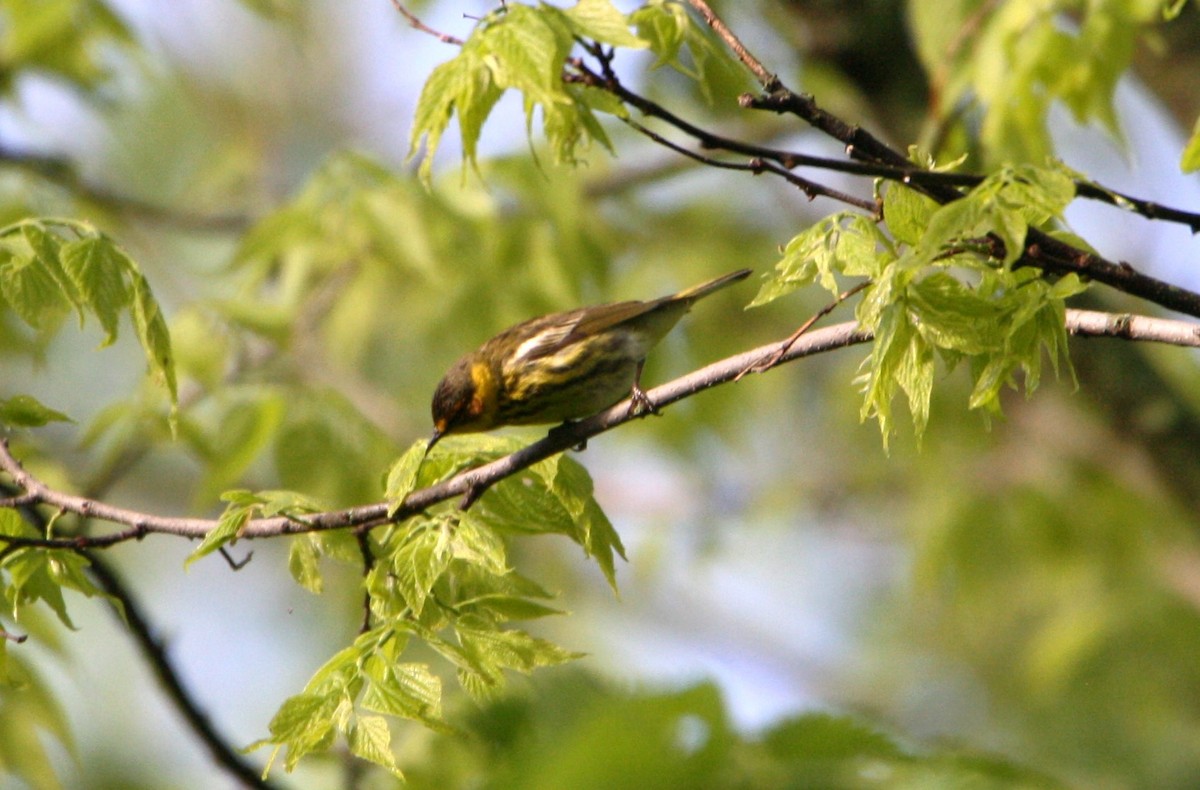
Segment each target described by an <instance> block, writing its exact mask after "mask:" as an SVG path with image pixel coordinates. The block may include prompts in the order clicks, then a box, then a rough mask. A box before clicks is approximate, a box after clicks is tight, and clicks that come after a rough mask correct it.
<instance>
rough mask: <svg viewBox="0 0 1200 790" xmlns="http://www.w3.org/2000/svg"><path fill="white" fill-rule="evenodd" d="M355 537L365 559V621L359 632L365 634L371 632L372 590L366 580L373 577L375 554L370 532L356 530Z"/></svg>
mask: <svg viewBox="0 0 1200 790" xmlns="http://www.w3.org/2000/svg"><path fill="white" fill-rule="evenodd" d="M354 537H355V538H357V539H358V550H359V552H360V553H361V554H362V559H363V604H362V606H363V619H362V625H360V626H359V628H358V632H359V633H360V634H365V633H366V632H367V631H370V630H371V590H370V588H369V587H368V586H367V584H366V579H367V577H368V576H370V575H371V569H372V568H374V567H375V553H374V552H373V551H371V532H370V530H368V529H362V528H359V529H356V530H354Z"/></svg>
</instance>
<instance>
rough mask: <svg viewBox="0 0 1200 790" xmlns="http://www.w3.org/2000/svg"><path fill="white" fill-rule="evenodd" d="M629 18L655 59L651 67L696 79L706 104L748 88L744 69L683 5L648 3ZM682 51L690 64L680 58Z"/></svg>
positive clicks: (655, 0)
mask: <svg viewBox="0 0 1200 790" xmlns="http://www.w3.org/2000/svg"><path fill="white" fill-rule="evenodd" d="M629 19H630V22H631V23H632V24H633V25H634V26H635V27H636V28H637V33H638V38H639V39H641V40H643V41H646V42H647V43H648V44H649V45H650V50H651V51H652V52H653V53H654V54H655V55H656V56H657V57H656V60H655V63H654V68H658V67H659V66H664V65H666V66H670V67H671V68H673V69H675V70H676V71H678V72H679V73H680V74H684V75H686V76H688V77H690V78H691V79H694V80H696V82H697V84H698V86H699V87H700V90H701V92H702V93H703V94H704V98H705V99H706V100H707V101H708V102H709V103H712V102H713V100H714V96H715V95H716V94H717V93H718V92H720V93H722V94H729V93H732V94H734V95H736V93H737V92H738V91H741V90H744V89H745V87H746V86H747V85H748V80H747V72H746V70H745V69H744V68H743V67H742V66H741V64H740V63H738V62H737V60H735V59H734V57H733V56H732V54H731V53H730V52H729V49H728V47H726V46H725V45H724V43H723V42H721V41H718V40H717V39H716V38H715V36H714V35H713V34H712V32H711V31H710V30H709V29H708V28H707V27H706V26H702V25H700V24H699V23H698V22H697V21H696V20H695V19H693V18H692V16H691V15H689V14H688V12H687V9H686V8H684V6H683V4H682V3H679V2H675V0H650V2H647V3H646V4H645V5H643V6H642V7H641V8H639V9H637V10H636V11H634V12H633V14H631V15H630V18H629ZM684 52H686V53H687V55H688V57H689V58H690V63H689V62H686V61H685V60H684V58H683V57H682V55H683V53H684ZM730 88H732V89H733V90H732V91H730V90H729V89H730Z"/></svg>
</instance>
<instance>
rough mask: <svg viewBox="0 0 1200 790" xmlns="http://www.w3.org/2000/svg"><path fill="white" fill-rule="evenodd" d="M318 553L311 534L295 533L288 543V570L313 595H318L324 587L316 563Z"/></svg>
mask: <svg viewBox="0 0 1200 790" xmlns="http://www.w3.org/2000/svg"><path fill="white" fill-rule="evenodd" d="M319 557H320V553H319V552H318V551H317V547H316V543H315V542H314V540H313V536H312V535H311V534H307V535H296V536H295V537H294V538H292V541H291V543H290V544H289V545H288V572H289V573H291V574H292V578H293V579H295V580H296V583H297V584H299V585H300V586H301V587H303V588H304V589H306V590H308V591H309V592H310V593H313V594H314V595H320V594H321V591H322V590H323V589H324V581H323V580H322V578H321V571H320V568H319V567H318V565H317V559H318V558H319Z"/></svg>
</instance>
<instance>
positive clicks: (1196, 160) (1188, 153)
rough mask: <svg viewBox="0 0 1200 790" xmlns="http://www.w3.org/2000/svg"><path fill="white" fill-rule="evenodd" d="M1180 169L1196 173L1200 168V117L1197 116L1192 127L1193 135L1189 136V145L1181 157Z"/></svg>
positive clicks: (1185, 147) (1184, 148)
mask: <svg viewBox="0 0 1200 790" xmlns="http://www.w3.org/2000/svg"><path fill="white" fill-rule="evenodd" d="M1179 169H1180V170H1182V171H1183V172H1185V173H1194V172H1196V171H1197V170H1200V118H1196V123H1195V125H1194V126H1193V127H1192V136H1191V137H1190V138H1188V141H1187V145H1185V146H1184V147H1183V154H1181V155H1180V157H1179Z"/></svg>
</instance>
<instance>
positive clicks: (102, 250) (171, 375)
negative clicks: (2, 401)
mask: <svg viewBox="0 0 1200 790" xmlns="http://www.w3.org/2000/svg"><path fill="white" fill-rule="evenodd" d="M0 307H6V308H8V311H11V312H7V311H6V315H12V316H15V317H17V318H19V319H20V320H21V321H23V322H24V324H25V325H26V326H27V327H28V328H29V329H31V330H33V331H35V332H37V333H38V334H39V336H40V337H41V338H42V342H44V341H45V339H48V338H49V337H51V336H53V334H54V333H55V332H57V331H58V329H59V328H60V327H61V326H62V322H63V319H65V318H66V316H68V315H69V314H70V313H72V312H74V313H75V315H76V316H77V317H78V319H79V324H80V326H82V325H83V323H84V321H85V319H86V317H87V316H89V315H90V316H91V317H92V318H94V319H95V320H96V322H97V323H99V325H100V328H101V329H102V331H103V332H104V340H103V341H102V343H101V347H104V346H108V345H111V344H112V343H113V342H115V341H116V339H117V333H118V328H119V326H120V316H121V314H122V313H128V314H129V316H130V318H131V319H132V322H133V328H134V333H135V335H136V336H137V339H138V341H139V342H140V343H141V346H142V349H143V350H144V351H145V354H146V362H147V366H148V368H149V371H150V373H151V375H152V377H153V379H154V380H155V381H156V382H157V383H158V384H159V385H160V386H161V387H162V388H163V389H164V390H165V391H166V393H167V396H168V398H169V399H170V402H171V406H172V417H174V408H175V406H176V403H177V399H178V386H177V384H176V376H175V360H174V355H173V354H172V351H171V337H170V333H169V331H168V329H167V322H166V319H165V318H164V317H163V311H162V308H161V307H160V305H159V303H158V301H157V300H156V299H155V297H154V292H153V291H152V290H151V288H150V283H149V282H148V281H147V280H146V277H145V275H144V274H143V273H142V271H141V269H140V268H139V267H138V265H137V264H136V263H134V261H133V259H132V258H130V257H129V255H127V254H126V253H125V252H124V250H122V249H121V247H120V246H118V245H117V244H116V243H115V242H114V241H113V240H112V239H111V238H109V237H108V236H106V235H105V234H103V233H101V232H99V231H97V230H96V229H94V228H92V227H91V226H90V225H88V224H87V223H83V222H76V221H73V220H55V219H27V220H21V221H19V222H16V223H13V224H11V225H8V226H6V227H4V228H0ZM18 397H19V398H21V399H20V400H17V401H14V400H13V399H9V400H8V401H6V404H7V405H6V408H5V409H4V411H3V412H2V413H3V415H6V419H8V420H13V422H9V423H8V424H11V425H36V424H38V423H41V422H45V421H47V420H51V419H60V417H56V416H55V415H56V414H57V412H54V411H53V410H51V409H46V408H45V407H40V406H38V405H37V404H36V403H35V402H33V399H32V398H30V397H29V396H18Z"/></svg>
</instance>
